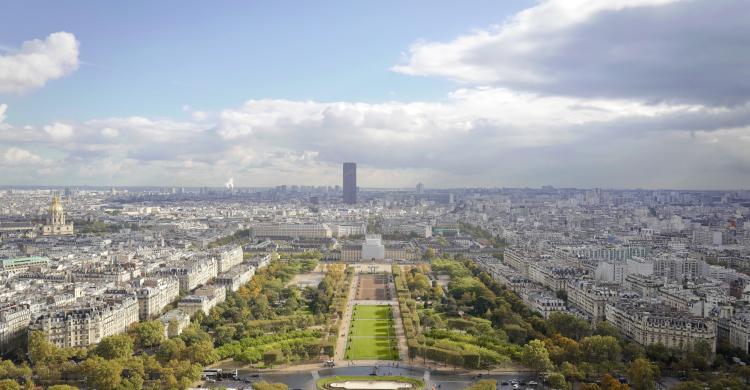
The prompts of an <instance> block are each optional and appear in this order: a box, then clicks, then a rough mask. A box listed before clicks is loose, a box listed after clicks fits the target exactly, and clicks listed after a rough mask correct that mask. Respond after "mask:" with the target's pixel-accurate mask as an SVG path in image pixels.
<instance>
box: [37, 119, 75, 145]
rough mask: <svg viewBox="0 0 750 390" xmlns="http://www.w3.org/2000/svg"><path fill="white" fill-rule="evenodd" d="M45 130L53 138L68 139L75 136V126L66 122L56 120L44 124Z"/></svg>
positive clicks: (58, 139) (57, 139)
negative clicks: (49, 123)
mask: <svg viewBox="0 0 750 390" xmlns="http://www.w3.org/2000/svg"><path fill="white" fill-rule="evenodd" d="M44 132H45V133H47V134H48V135H49V136H50V137H51V138H52V139H53V140H56V141H61V140H66V139H69V138H71V137H72V136H73V126H71V125H68V124H65V123H60V122H55V123H53V124H51V125H47V126H44Z"/></svg>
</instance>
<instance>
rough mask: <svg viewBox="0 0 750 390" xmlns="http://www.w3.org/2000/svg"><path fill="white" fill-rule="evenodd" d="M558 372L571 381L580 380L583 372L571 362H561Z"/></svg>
mask: <svg viewBox="0 0 750 390" xmlns="http://www.w3.org/2000/svg"><path fill="white" fill-rule="evenodd" d="M560 373H561V374H563V376H565V379H568V380H572V381H582V380H583V378H584V375H583V372H581V370H579V369H578V367H576V365H575V364H573V363H571V362H563V364H561V365H560Z"/></svg>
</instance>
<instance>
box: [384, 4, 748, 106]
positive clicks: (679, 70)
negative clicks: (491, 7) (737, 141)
mask: <svg viewBox="0 0 750 390" xmlns="http://www.w3.org/2000/svg"><path fill="white" fill-rule="evenodd" d="M748 15H750V3H748V2H747V1H745V0H607V1H599V0H547V1H543V2H542V3H540V4H538V5H537V6H535V7H532V8H529V9H527V10H524V11H522V12H520V13H518V14H517V15H515V16H514V17H513V18H511V19H510V20H508V21H506V22H505V23H503V24H501V25H499V26H495V27H492V28H488V29H484V30H478V31H474V32H472V33H469V34H466V35H464V36H460V37H458V38H456V39H454V40H452V41H449V42H428V41H421V42H417V43H415V44H414V45H413V46H412V47H411V48H410V50H409V53H408V54H406V55H405V56H406V58H405V62H404V63H403V64H400V65H397V66H394V67H393V68H392V69H393V70H394V71H396V72H400V73H404V74H409V75H422V76H437V77H445V78H449V79H452V80H456V81H459V82H462V83H470V84H478V85H495V86H503V87H507V88H512V89H518V90H525V91H532V92H536V93H542V94H550V95H564V96H575V97H585V98H590V97H599V98H616V99H636V100H643V101H650V102H654V101H657V102H661V101H666V102H672V103H674V102H677V103H690V104H695V103H699V104H708V105H734V104H738V103H744V102H746V101H748V99H750V50H748V47H749V46H750V40H748V37H750V17H749V16H748ZM717 21H720V22H717Z"/></svg>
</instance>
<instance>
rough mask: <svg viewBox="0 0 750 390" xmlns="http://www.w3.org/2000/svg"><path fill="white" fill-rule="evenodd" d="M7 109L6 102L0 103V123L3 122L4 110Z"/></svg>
mask: <svg viewBox="0 0 750 390" xmlns="http://www.w3.org/2000/svg"><path fill="white" fill-rule="evenodd" d="M7 110H8V105H7V104H0V125H2V124H3V121H4V120H5V112H6V111H7Z"/></svg>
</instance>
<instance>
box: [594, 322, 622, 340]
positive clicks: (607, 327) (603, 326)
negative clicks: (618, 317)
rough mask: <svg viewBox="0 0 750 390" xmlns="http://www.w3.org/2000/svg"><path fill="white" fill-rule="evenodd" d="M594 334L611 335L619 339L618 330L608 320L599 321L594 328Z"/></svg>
mask: <svg viewBox="0 0 750 390" xmlns="http://www.w3.org/2000/svg"><path fill="white" fill-rule="evenodd" d="M594 334H595V335H597V336H612V337H614V338H616V339H618V340H619V339H620V337H621V335H620V331H619V330H617V328H616V327H615V326H614V325H612V324H611V323H609V322H606V321H599V322H598V323H597V324H596V329H594Z"/></svg>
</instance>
